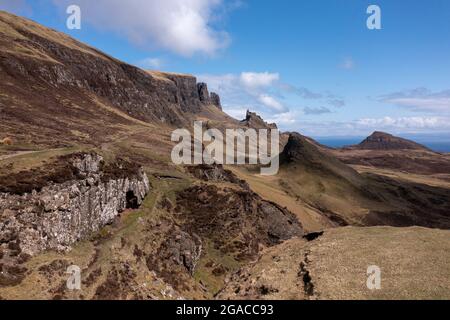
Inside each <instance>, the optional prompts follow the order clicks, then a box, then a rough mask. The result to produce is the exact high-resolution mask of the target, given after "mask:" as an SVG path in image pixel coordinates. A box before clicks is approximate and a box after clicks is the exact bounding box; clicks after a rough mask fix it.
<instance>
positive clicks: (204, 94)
mask: <svg viewBox="0 0 450 320" xmlns="http://www.w3.org/2000/svg"><path fill="white" fill-rule="evenodd" d="M197 90H198V96H199V97H200V101H201V102H203V103H206V104H209V103H210V102H211V98H210V96H209V91H208V85H207V84H206V83H203V82H200V83H198V84H197Z"/></svg>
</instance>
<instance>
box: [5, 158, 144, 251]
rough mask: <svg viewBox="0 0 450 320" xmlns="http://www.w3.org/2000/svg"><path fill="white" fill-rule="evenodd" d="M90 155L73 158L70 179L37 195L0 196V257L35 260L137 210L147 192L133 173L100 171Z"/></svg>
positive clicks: (118, 169)
mask: <svg viewBox="0 0 450 320" xmlns="http://www.w3.org/2000/svg"><path fill="white" fill-rule="evenodd" d="M102 160H103V159H102V157H101V156H99V155H96V154H78V155H75V156H73V158H72V159H71V161H70V164H71V166H72V167H73V170H74V172H75V174H76V178H75V179H73V180H69V181H66V182H64V183H58V184H54V183H51V182H49V183H48V185H46V186H44V187H42V189H40V190H39V191H36V190H33V191H32V192H30V193H24V194H10V193H1V194H0V212H2V215H1V216H0V243H1V250H2V255H9V256H11V257H14V256H18V255H20V254H22V253H23V254H27V255H35V254H37V253H39V252H42V251H44V250H49V249H54V250H67V249H69V248H70V246H71V245H72V244H74V243H75V242H76V241H78V240H81V239H85V238H87V237H88V236H90V235H92V234H93V233H94V232H96V231H98V230H99V229H100V228H102V227H103V226H105V225H106V224H109V223H111V222H112V221H113V220H114V219H115V218H116V217H117V216H118V215H119V214H120V213H121V212H123V211H124V210H125V209H127V208H130V209H134V208H138V207H139V206H140V204H141V203H142V201H143V199H144V197H145V196H146V194H147V193H148V192H149V190H150V185H149V180H148V178H147V176H146V174H145V173H144V172H143V171H142V170H141V169H139V168H133V170H130V171H127V170H126V168H125V167H124V165H123V164H120V165H118V166H117V167H114V168H115V169H116V170H112V168H113V167H111V166H109V167H108V166H104V165H103V163H102Z"/></svg>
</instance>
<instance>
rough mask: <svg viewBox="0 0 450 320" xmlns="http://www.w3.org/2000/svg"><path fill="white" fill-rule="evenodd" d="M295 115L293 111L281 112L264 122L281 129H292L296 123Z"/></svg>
mask: <svg viewBox="0 0 450 320" xmlns="http://www.w3.org/2000/svg"><path fill="white" fill-rule="evenodd" d="M297 117H298V115H297V113H295V112H293V111H288V112H283V113H279V114H276V115H273V116H272V117H269V118H268V119H267V120H266V121H267V122H269V123H276V124H277V125H278V126H281V127H292V126H293V125H295V124H296V123H297Z"/></svg>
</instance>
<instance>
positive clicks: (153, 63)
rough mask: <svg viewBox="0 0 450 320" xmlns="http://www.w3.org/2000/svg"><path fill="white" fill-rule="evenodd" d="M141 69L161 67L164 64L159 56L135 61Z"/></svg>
mask: <svg viewBox="0 0 450 320" xmlns="http://www.w3.org/2000/svg"><path fill="white" fill-rule="evenodd" d="M137 65H138V66H139V67H141V68H143V69H161V68H162V67H163V65H164V63H163V60H162V59H160V58H146V59H143V60H141V61H139V62H138V63H137Z"/></svg>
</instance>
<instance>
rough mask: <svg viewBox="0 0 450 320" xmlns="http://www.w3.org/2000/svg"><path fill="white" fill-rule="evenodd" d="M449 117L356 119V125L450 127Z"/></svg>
mask: <svg viewBox="0 0 450 320" xmlns="http://www.w3.org/2000/svg"><path fill="white" fill-rule="evenodd" d="M449 120H450V119H448V118H445V117H399V118H392V117H383V118H365V119H360V120H357V121H356V125H357V126H363V127H372V128H379V129H386V128H387V129H395V130H398V129H412V130H421V129H450V121H449Z"/></svg>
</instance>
